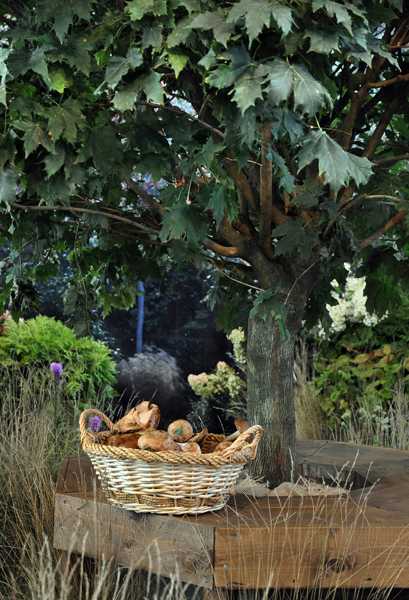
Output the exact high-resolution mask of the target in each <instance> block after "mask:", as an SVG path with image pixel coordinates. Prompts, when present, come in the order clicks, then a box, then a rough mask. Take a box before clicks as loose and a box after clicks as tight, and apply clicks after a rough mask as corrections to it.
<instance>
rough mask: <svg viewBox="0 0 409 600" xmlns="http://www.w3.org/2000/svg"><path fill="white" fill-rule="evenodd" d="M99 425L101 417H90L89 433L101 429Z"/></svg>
mask: <svg viewBox="0 0 409 600" xmlns="http://www.w3.org/2000/svg"><path fill="white" fill-rule="evenodd" d="M101 425H102V419H101V417H98V416H97V415H95V416H94V417H91V418H90V419H89V421H88V427H89V428H90V429H91V431H94V432H97V431H99V430H100V429H101Z"/></svg>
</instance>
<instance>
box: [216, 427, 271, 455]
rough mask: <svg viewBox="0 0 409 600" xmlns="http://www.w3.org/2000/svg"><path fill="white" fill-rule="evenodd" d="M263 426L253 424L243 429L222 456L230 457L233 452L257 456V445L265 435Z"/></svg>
mask: <svg viewBox="0 0 409 600" xmlns="http://www.w3.org/2000/svg"><path fill="white" fill-rule="evenodd" d="M263 431H264V430H263V428H262V427H261V426H260V425H253V426H252V427H249V428H248V429H246V431H243V433H241V434H240V435H239V437H238V438H237V439H236V440H235V441H234V442H233V443H232V445H231V446H229V447H228V448H226V450H224V451H223V452H221V454H222V456H225V457H229V456H232V455H233V454H238V453H243V454H244V455H245V457H246V458H248V459H253V458H255V457H256V453H257V446H258V444H259V441H260V440H261V437H262V435H263Z"/></svg>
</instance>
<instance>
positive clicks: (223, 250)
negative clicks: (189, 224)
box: [203, 239, 241, 256]
mask: <svg viewBox="0 0 409 600" xmlns="http://www.w3.org/2000/svg"><path fill="white" fill-rule="evenodd" d="M203 245H204V246H205V247H206V248H208V249H209V250H211V251H212V252H214V253H215V254H220V255H221V256H241V251H240V248H238V247H237V246H222V245H221V244H218V243H217V242H215V241H214V240H211V239H207V240H205V241H204V242H203Z"/></svg>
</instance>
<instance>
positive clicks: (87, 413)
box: [80, 408, 114, 440]
mask: <svg viewBox="0 0 409 600" xmlns="http://www.w3.org/2000/svg"><path fill="white" fill-rule="evenodd" d="M93 416H97V417H101V419H102V420H103V421H104V423H105V425H107V427H108V429H112V428H113V426H114V424H113V423H112V421H111V419H109V418H108V417H107V416H106V415H104V413H103V412H101V411H100V410H98V409H97V408H87V409H86V410H83V411H82V413H81V415H80V434H81V440H82V439H84V438H86V437H88V436H89V435H90V433H89V431H88V419H89V417H93Z"/></svg>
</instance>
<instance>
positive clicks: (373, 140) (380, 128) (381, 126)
mask: <svg viewBox="0 0 409 600" xmlns="http://www.w3.org/2000/svg"><path fill="white" fill-rule="evenodd" d="M398 104H399V98H394V99H393V100H392V102H390V103H389V104H388V107H387V109H386V110H385V112H384V113H383V115H382V118H381V120H380V121H379V123H378V125H377V127H376V129H375V131H374V132H373V134H372V135H371V137H370V138H369V142H368V145H367V147H366V149H365V151H364V152H363V154H362V156H366V158H372V156H373V155H374V153H375V150H376V147H377V145H378V144H379V142H380V141H381V139H382V136H383V134H384V133H385V130H386V128H387V126H388V125H389V123H390V121H391V119H392V117H393V115H394V113H395V110H396V108H397V106H398Z"/></svg>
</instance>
